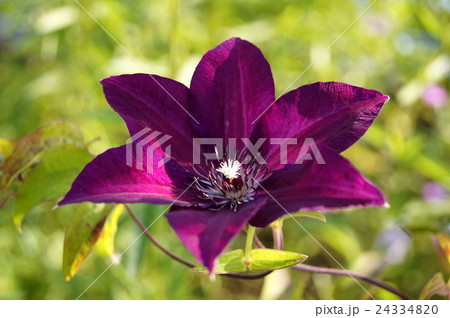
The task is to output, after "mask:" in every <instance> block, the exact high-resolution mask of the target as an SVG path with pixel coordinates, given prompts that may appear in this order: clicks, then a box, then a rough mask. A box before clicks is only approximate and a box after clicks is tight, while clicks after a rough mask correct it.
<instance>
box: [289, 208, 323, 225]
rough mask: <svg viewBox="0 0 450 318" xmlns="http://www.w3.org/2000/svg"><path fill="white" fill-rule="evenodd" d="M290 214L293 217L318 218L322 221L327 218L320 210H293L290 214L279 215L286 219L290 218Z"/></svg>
mask: <svg viewBox="0 0 450 318" xmlns="http://www.w3.org/2000/svg"><path fill="white" fill-rule="evenodd" d="M291 216H292V217H294V218H311V219H316V220H320V221H322V222H326V221H327V219H326V218H325V215H323V214H322V213H320V212H314V211H312V212H307V211H305V212H303V211H299V212H295V213H291V214H286V215H283V216H282V217H281V219H283V220H287V219H290V218H291Z"/></svg>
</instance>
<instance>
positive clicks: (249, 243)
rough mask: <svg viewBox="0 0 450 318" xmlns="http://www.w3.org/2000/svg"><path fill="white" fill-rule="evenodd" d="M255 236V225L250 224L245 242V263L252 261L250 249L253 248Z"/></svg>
mask: <svg viewBox="0 0 450 318" xmlns="http://www.w3.org/2000/svg"><path fill="white" fill-rule="evenodd" d="M254 236H255V227H254V226H251V225H250V224H249V225H248V230H247V242H246V244H245V260H244V262H245V264H247V265H249V264H250V261H251V259H250V251H251V250H252V243H253V237H254Z"/></svg>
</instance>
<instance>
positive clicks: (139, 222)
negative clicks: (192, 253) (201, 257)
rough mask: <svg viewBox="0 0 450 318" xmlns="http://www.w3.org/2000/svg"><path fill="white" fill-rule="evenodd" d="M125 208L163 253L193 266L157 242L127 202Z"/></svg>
mask: <svg viewBox="0 0 450 318" xmlns="http://www.w3.org/2000/svg"><path fill="white" fill-rule="evenodd" d="M125 208H126V209H127V211H128V213H129V214H130V216H131V217H132V219H133V220H134V222H136V224H137V225H138V226H139V228H140V229H141V230H142V231H144V234H145V236H147V237H148V239H149V240H150V241H152V243H153V244H155V245H156V247H158V248H159V249H160V250H161V251H163V252H164V253H166V254H167V255H169V256H170V257H171V258H173V259H174V260H176V261H177V262H180V263H181V264H184V265H186V266H188V267H191V268H192V267H195V265H194V264H192V263H189V262H188V261H185V260H184V259H182V258H179V257H178V256H176V255H175V254H173V253H172V252H170V251H169V250H167V249H165V248H164V247H163V246H162V245H161V244H159V243H158V241H157V240H155V238H154V237H153V236H152V235H151V234H150V233H149V232H148V231H147V228H146V227H145V225H144V224H142V222H141V221H140V220H139V219H138V217H137V216H136V214H134V212H133V210H131V208H130V207H129V206H128V204H125Z"/></svg>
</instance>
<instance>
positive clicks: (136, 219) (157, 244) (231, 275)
mask: <svg viewBox="0 0 450 318" xmlns="http://www.w3.org/2000/svg"><path fill="white" fill-rule="evenodd" d="M125 208H126V209H127V211H128V213H129V214H130V216H131V218H132V219H133V220H134V222H135V223H136V224H137V225H138V226H139V228H140V229H141V230H142V231H143V232H144V234H145V236H147V238H148V239H149V240H150V241H151V242H152V243H153V244H155V246H156V247H157V248H159V249H160V250H161V251H163V252H164V253H166V254H167V255H168V256H169V257H171V258H173V259H174V260H176V261H177V262H179V263H181V264H183V265H186V266H188V267H190V268H193V267H195V265H194V264H192V263H190V262H188V261H185V260H184V259H182V258H180V257H178V256H176V255H175V254H173V253H172V252H170V251H169V250H167V249H166V248H164V247H163V246H162V245H161V244H159V242H158V241H157V240H156V239H155V238H154V237H153V236H152V235H151V234H150V233H149V232H148V230H147V228H146V227H145V225H144V224H142V222H141V221H140V220H139V218H138V217H137V216H136V214H134V212H133V210H132V209H131V208H130V207H129V206H128V204H125ZM270 273H272V271H266V272H263V273H260V274H256V275H245V274H234V273H227V274H220V275H221V276H227V277H232V278H239V279H260V278H263V277H265V276H267V275H269V274H270Z"/></svg>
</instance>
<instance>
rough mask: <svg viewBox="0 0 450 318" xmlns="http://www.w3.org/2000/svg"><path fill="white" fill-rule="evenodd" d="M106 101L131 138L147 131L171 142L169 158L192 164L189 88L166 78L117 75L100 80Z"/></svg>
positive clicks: (192, 129)
mask: <svg viewBox="0 0 450 318" xmlns="http://www.w3.org/2000/svg"><path fill="white" fill-rule="evenodd" d="M101 83H102V85H103V91H104V93H105V97H106V100H107V101H108V103H109V104H110V105H111V107H112V108H113V109H114V110H115V111H116V112H118V113H119V115H120V116H122V118H123V119H124V120H125V122H126V123H127V126H128V129H129V131H130V135H132V136H133V135H134V134H136V133H138V132H139V131H140V130H141V129H144V128H150V129H152V130H155V131H159V132H161V133H162V134H163V135H169V136H172V138H171V139H170V145H171V151H172V154H171V156H172V158H175V159H176V160H177V161H178V162H179V163H181V164H188V165H189V164H190V163H191V162H192V140H193V138H194V128H193V126H192V122H191V120H192V118H191V117H190V116H189V114H188V113H187V112H189V107H188V100H189V95H190V93H189V89H188V88H187V87H186V86H184V85H183V84H181V83H178V82H176V81H174V80H171V79H169V78H164V77H160V76H157V75H149V74H132V75H120V76H112V77H108V78H105V79H103V80H102V81H101Z"/></svg>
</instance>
